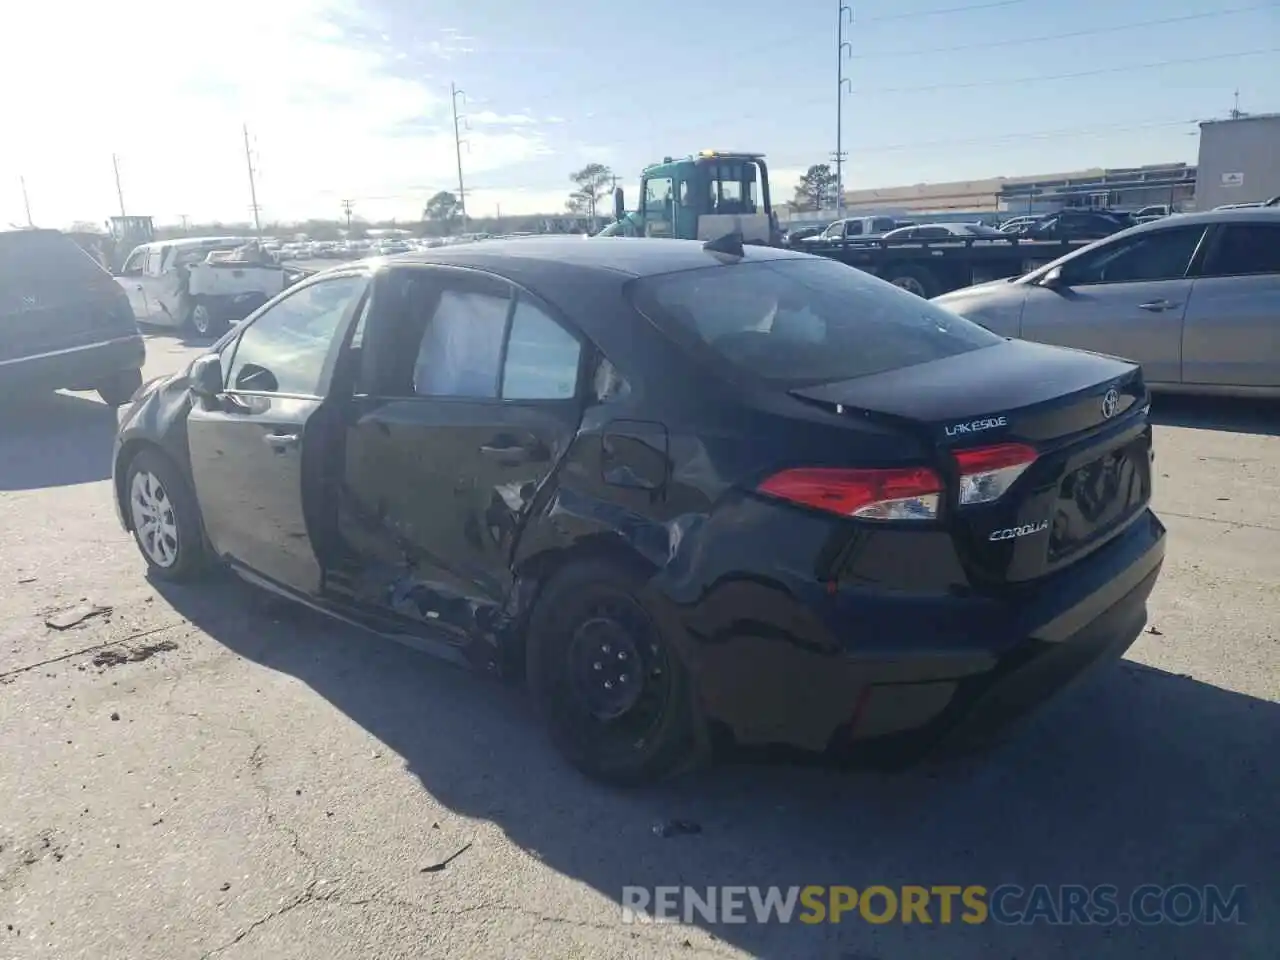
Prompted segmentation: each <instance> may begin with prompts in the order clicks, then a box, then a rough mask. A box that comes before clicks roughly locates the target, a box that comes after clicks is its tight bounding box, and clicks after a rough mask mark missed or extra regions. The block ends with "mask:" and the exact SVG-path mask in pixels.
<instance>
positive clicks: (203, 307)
mask: <svg viewBox="0 0 1280 960" xmlns="http://www.w3.org/2000/svg"><path fill="white" fill-rule="evenodd" d="M191 329H192V330H194V331H195V332H196V333H198V334H199V335H200V336H202V337H209V338H211V339H212V338H214V337H219V336H221V335H222V333H223V331H225V330H226V329H227V325H226V323H225V321H223V320H222V319H221V318H220V317H217V316H215V315H214V313H213V311H212V310H211V309H210V308H209V305H208V304H207V303H205V302H204V301H202V300H197V301H196V302H195V303H194V304H192V306H191Z"/></svg>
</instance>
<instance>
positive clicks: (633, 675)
mask: <svg viewBox="0 0 1280 960" xmlns="http://www.w3.org/2000/svg"><path fill="white" fill-rule="evenodd" d="M642 586H643V583H642V580H641V578H640V577H639V576H637V575H635V574H632V573H630V572H629V571H626V570H625V569H623V568H622V567H621V566H619V565H617V564H613V563H610V562H608V561H604V562H600V561H594V562H591V563H586V562H579V563H573V564H570V565H569V566H566V567H564V568H563V569H561V570H560V571H558V572H557V573H556V574H555V575H554V576H553V577H552V579H551V580H550V582H548V583H547V585H546V586H545V587H544V588H543V590H542V591H541V594H540V596H539V597H538V600H537V603H536V605H535V607H534V609H533V614H532V616H531V617H530V621H529V630H528V638H527V647H526V657H527V673H528V680H529V690H530V693H531V694H532V697H533V701H534V705H535V706H536V708H537V710H538V712H539V714H540V715H541V717H542V719H543V721H544V722H545V723H546V724H547V727H548V728H549V731H550V734H551V738H552V740H553V741H554V742H555V744H556V746H557V747H558V748H559V749H560V751H561V752H562V753H563V754H564V755H565V756H566V757H567V758H568V760H569V762H570V763H572V764H573V765H574V766H575V767H577V768H578V769H579V770H580V771H582V772H583V773H585V774H586V775H587V776H590V777H592V778H594V779H596V780H600V781H603V782H605V783H610V784H614V785H619V786H635V785H640V784H644V783H649V782H653V781H657V780H662V779H665V778H667V777H670V776H672V775H674V774H676V773H679V772H681V771H683V770H684V769H686V768H688V767H690V766H692V765H693V764H694V763H695V762H696V761H697V760H699V759H700V758H701V753H702V751H701V750H700V748H699V742H700V741H699V738H698V737H697V735H696V731H697V726H696V718H695V716H694V708H693V698H692V695H691V684H690V679H689V674H688V671H687V670H686V669H685V666H684V664H683V663H682V662H681V661H680V658H679V655H678V653H677V651H676V650H675V648H674V646H673V644H672V643H671V641H670V638H669V637H668V636H666V635H664V631H663V630H662V628H661V627H660V625H659V622H658V619H657V618H655V617H654V616H653V615H652V614H651V612H650V611H649V610H648V609H647V607H646V605H645V603H644V601H643V600H642V599H641V591H642Z"/></svg>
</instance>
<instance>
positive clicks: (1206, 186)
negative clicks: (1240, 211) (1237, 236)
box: [1195, 113, 1280, 210]
mask: <svg viewBox="0 0 1280 960" xmlns="http://www.w3.org/2000/svg"><path fill="white" fill-rule="evenodd" d="M1275 196H1280V113H1259V114H1247V113H1236V114H1235V115H1234V116H1232V117H1231V119H1229V120H1207V121H1205V122H1204V123H1202V124H1200V171H1199V176H1198V177H1197V178H1196V189H1195V205H1196V209H1198V210H1212V209H1213V208H1214V207H1219V206H1222V204H1224V203H1261V202H1262V201H1264V200H1269V199H1271V198H1272V197H1275Z"/></svg>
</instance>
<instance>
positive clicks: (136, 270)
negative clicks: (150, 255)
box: [120, 250, 147, 277]
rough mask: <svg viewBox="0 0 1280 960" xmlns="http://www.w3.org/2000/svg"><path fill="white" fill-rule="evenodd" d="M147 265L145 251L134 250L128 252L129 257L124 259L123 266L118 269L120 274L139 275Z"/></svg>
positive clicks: (127, 275)
mask: <svg viewBox="0 0 1280 960" xmlns="http://www.w3.org/2000/svg"><path fill="white" fill-rule="evenodd" d="M146 265H147V251H145V250H135V251H133V253H131V254H129V259H128V260H127V261H125V265H124V268H123V269H122V270H121V271H120V273H121V275H122V276H126V277H140V276H142V270H143V268H144V267H146Z"/></svg>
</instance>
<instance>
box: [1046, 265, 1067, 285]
mask: <svg viewBox="0 0 1280 960" xmlns="http://www.w3.org/2000/svg"><path fill="white" fill-rule="evenodd" d="M1040 286H1042V287H1045V288H1046V289H1049V290H1065V289H1066V288H1067V286H1068V284H1067V282H1066V281H1065V280H1063V279H1062V268H1061V267H1054V268H1053V269H1052V270H1050V271H1049V272H1048V273H1046V274H1045V275H1044V276H1043V277H1041V278H1040Z"/></svg>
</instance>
